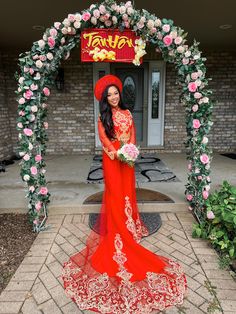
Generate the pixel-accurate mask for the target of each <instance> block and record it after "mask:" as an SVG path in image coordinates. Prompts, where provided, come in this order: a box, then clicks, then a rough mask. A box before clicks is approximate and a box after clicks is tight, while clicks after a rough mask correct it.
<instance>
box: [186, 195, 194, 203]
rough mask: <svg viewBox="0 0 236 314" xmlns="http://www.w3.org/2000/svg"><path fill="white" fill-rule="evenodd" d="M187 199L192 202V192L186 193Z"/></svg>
mask: <svg viewBox="0 0 236 314" xmlns="http://www.w3.org/2000/svg"><path fill="white" fill-rule="evenodd" d="M186 199H187V200H188V201H189V202H191V200H192V199H193V196H192V194H187V195H186Z"/></svg>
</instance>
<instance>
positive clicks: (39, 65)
mask: <svg viewBox="0 0 236 314" xmlns="http://www.w3.org/2000/svg"><path fill="white" fill-rule="evenodd" d="M35 65H36V67H37V68H39V69H41V68H42V66H43V62H42V61H41V60H37V61H36V62H35Z"/></svg>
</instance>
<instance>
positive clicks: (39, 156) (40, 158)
mask: <svg viewBox="0 0 236 314" xmlns="http://www.w3.org/2000/svg"><path fill="white" fill-rule="evenodd" d="M34 159H35V161H36V162H40V161H41V160H42V156H41V155H36V156H35V157H34Z"/></svg>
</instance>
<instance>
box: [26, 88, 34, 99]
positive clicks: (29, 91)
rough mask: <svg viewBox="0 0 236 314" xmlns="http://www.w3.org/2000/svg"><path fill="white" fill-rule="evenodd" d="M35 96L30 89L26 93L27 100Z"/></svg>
mask: <svg viewBox="0 0 236 314" xmlns="http://www.w3.org/2000/svg"><path fill="white" fill-rule="evenodd" d="M32 96H33V92H32V91H31V90H30V89H27V91H26V92H25V93H24V97H25V99H30V98H31V97H32Z"/></svg>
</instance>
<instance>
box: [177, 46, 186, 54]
mask: <svg viewBox="0 0 236 314" xmlns="http://www.w3.org/2000/svg"><path fill="white" fill-rule="evenodd" d="M184 50H185V49H184V47H183V46H179V47H178V48H177V51H178V52H179V53H183V52H184Z"/></svg>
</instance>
